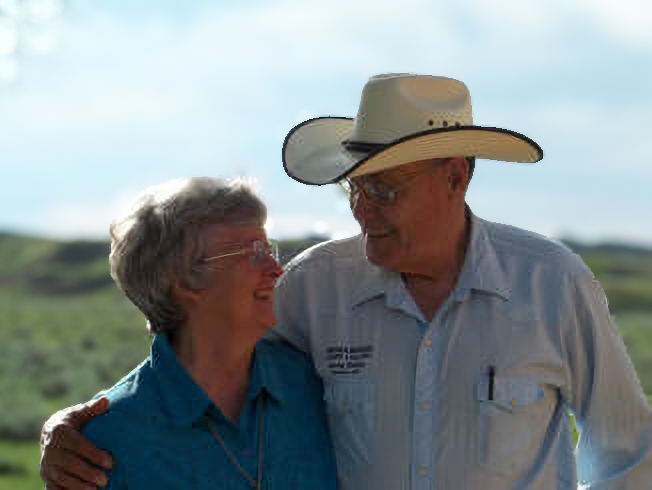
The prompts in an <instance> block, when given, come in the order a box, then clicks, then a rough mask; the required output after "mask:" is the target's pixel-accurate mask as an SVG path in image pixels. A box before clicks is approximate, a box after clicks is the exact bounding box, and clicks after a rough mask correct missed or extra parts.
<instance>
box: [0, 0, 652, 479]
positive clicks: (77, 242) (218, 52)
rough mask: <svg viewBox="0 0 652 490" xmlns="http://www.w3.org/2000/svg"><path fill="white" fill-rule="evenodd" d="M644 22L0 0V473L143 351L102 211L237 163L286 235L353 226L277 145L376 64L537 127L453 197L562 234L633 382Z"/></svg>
mask: <svg viewBox="0 0 652 490" xmlns="http://www.w3.org/2000/svg"><path fill="white" fill-rule="evenodd" d="M651 23H652V3H650V2H649V1H648V0H532V1H530V2H522V1H520V0H493V1H492V2H486V1H483V0H468V1H466V0H462V1H458V2H445V1H440V0H402V1H401V2H400V4H399V2H398V1H393V2H387V1H382V0H373V1H372V0H358V1H355V2H353V1H351V0H346V1H344V0H328V1H326V0H315V1H310V0H301V1H299V0H266V1H261V0H239V1H237V2H236V1H227V0H224V1H218V2H216V1H214V0H213V1H208V0H194V1H193V2H183V1H181V0H157V1H153V0H139V1H137V2H135V1H128V0H112V1H103V2H102V1H90V0H22V1H21V0H0V489H4V488H7V489H9V488H11V489H16V488H18V489H28V488H29V489H31V488H42V484H41V483H40V480H39V479H38V476H37V469H36V467H37V462H38V448H37V444H36V442H35V441H36V440H37V436H38V432H39V430H40V426H41V424H42V423H43V421H44V420H45V419H46V418H47V416H48V415H49V414H51V413H52V412H54V411H55V410H57V409H59V408H61V407H64V406H67V405H70V404H73V403H77V402H80V401H83V400H86V399H87V398H88V397H90V396H92V395H93V394H94V393H96V392H97V391H98V390H99V389H101V388H103V387H108V386H110V385H112V384H113V383H114V382H115V381H116V380H117V379H119V378H120V377H121V376H122V375H123V374H125V373H127V372H128V371H129V370H131V369H132V368H133V367H134V366H135V365H136V364H137V363H138V362H139V361H140V360H142V359H143V358H144V357H145V356H146V355H147V352H148V344H149V339H148V337H147V334H146V331H145V328H144V322H143V320H142V319H141V317H140V315H139V314H138V312H137V311H136V310H135V308H133V307H132V306H131V305H130V303H128V302H127V301H126V300H125V299H124V298H123V297H122V296H121V294H120V293H119V292H118V290H117V288H115V286H114V285H113V284H112V282H111V279H110V277H109V275H108V260H107V257H108V244H107V242H106V240H107V236H108V232H107V230H108V225H109V223H110V221H111V220H112V218H113V217H115V216H116V215H117V214H118V213H119V212H120V211H121V210H123V209H125V207H126V206H127V205H128V204H129V203H130V202H131V200H132V199H133V198H134V197H135V195H136V194H137V193H138V192H139V191H140V190H142V189H143V188H145V187H147V186H150V185H154V184H158V183H161V182H163V181H165V180H168V179H171V178H175V177H181V176H199V175H210V176H226V177H230V176H235V175H247V176H251V177H255V178H256V180H257V182H258V185H259V188H260V192H261V194H262V195H263V197H264V199H265V201H266V202H267V204H268V206H269V211H270V219H269V222H268V232H269V234H270V236H271V237H273V238H276V239H279V240H281V241H282V244H283V247H284V251H285V253H286V255H288V256H289V255H291V254H292V253H293V252H294V251H296V250H298V249H300V248H302V247H303V246H305V245H307V244H309V243H314V242H315V241H318V240H322V239H325V238H331V237H334V238H338V237H343V236H349V235H352V234H355V233H357V230H358V228H357V225H356V223H355V221H354V220H353V219H352V218H351V216H350V212H349V208H348V203H347V201H346V199H345V197H344V195H343V194H342V193H341V192H340V191H339V190H338V189H337V188H334V186H324V187H308V186H304V185H302V184H299V183H296V182H294V181H293V180H291V179H290V178H288V177H287V175H286V174H285V172H284V171H283V167H282V164H281V148H282V144H283V140H284V138H285V135H286V134H287V132H288V131H289V130H290V129H291V128H292V127H293V126H295V125H296V124H299V123H300V122H302V121H304V120H305V119H308V118H311V117H317V116H325V115H335V116H350V117H353V116H355V114H356V111H357V105H358V102H359V97H360V91H361V89H362V86H363V85H364V83H365V82H366V81H367V79H368V78H369V77H370V76H372V75H375V74H378V73H386V72H412V73H425V74H435V75H445V76H449V77H453V78H457V79H460V80H462V81H464V82H465V83H466V84H467V85H468V87H469V89H470V91H471V95H472V98H473V110H474V120H475V123H476V124H478V125H483V126H496V127H503V128H507V129H511V130H514V131H517V132H520V133H523V134H525V135H526V136H529V137H531V138H532V139H534V140H535V141H537V142H538V143H539V144H540V145H541V146H542V148H543V150H544V155H545V157H544V160H543V161H542V162H540V163H538V164H536V165H518V164H509V163H501V162H492V161H479V162H478V164H477V167H476V172H475V175H474V178H473V181H472V183H471V186H470V189H469V194H468V202H469V204H470V206H471V208H472V209H473V211H474V212H475V213H476V214H478V215H479V216H481V217H483V218H486V219H489V220H493V221H498V222H502V223H509V224H512V225H516V226H520V227H523V228H526V229H530V230H533V231H536V232H539V233H543V234H546V235H549V236H552V237H554V238H557V239H560V240H564V241H565V242H566V243H567V244H569V245H570V246H571V248H573V249H574V250H575V251H577V252H578V253H580V254H581V255H582V257H583V258H584V259H585V261H586V262H587V263H588V264H589V265H590V266H591V268H592V269H593V271H594V272H595V274H596V276H597V277H598V279H599V280H600V282H601V283H602V285H603V286H604V287H605V289H606V291H607V296H608V298H609V301H610V306H611V310H612V313H613V314H614V316H615V318H616V323H617V325H618V327H619V329H620V330H621V332H622V334H623V336H624V338H625V341H626V343H627V346H628V351H629V353H630V355H631V357H632V358H633V360H634V363H635V364H636V368H637V370H638V372H639V377H640V378H641V381H642V384H643V387H644V389H645V391H646V392H647V394H648V395H652V220H651V219H650V212H651V211H652V192H650V186H651V185H652V157H651V156H650V151H649V146H650V134H651V133H652V118H650V114H651V113H652V89H651V88H650V87H651V86H652V29H650V25H651Z"/></svg>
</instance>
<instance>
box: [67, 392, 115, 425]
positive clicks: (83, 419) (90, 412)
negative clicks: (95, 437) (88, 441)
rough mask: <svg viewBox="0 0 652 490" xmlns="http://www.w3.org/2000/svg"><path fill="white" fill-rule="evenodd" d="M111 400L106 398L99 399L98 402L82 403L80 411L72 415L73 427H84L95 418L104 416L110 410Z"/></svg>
mask: <svg viewBox="0 0 652 490" xmlns="http://www.w3.org/2000/svg"><path fill="white" fill-rule="evenodd" d="M109 405H110V402H109V399H108V398H106V397H102V398H98V399H97V400H91V401H89V402H86V403H82V404H81V405H80V406H79V408H78V410H75V411H74V412H73V413H71V414H70V419H71V420H70V422H72V425H75V426H77V427H82V426H83V425H84V424H86V423H87V422H88V421H89V420H91V419H92V418H93V417H96V416H98V415H101V414H103V413H104V412H106V411H107V410H108V409H109Z"/></svg>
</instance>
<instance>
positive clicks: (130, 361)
mask: <svg viewBox="0 0 652 490" xmlns="http://www.w3.org/2000/svg"><path fill="white" fill-rule="evenodd" d="M317 241H319V239H318V238H315V239H311V240H308V241H294V242H284V243H281V254H282V257H283V259H284V260H287V259H288V258H289V257H291V256H293V255H294V254H296V253H297V252H298V251H300V250H302V249H304V248H305V247H306V246H308V245H311V244H313V243H316V242H317ZM568 245H569V246H570V247H571V248H573V249H574V250H576V251H577V252H578V253H580V254H581V255H582V257H583V258H584V260H585V261H586V262H587V264H588V265H589V266H590V267H591V268H592V270H593V271H594V272H595V274H596V276H597V277H598V279H599V280H600V282H601V283H602V285H603V286H604V287H605V290H606V292H607V296H608V298H609V302H610V307H611V310H612V313H613V314H614V316H615V318H616V322H617V325H618V327H619V328H620V330H621V332H622V334H623V337H624V339H625V342H626V344H627V346H628V350H629V353H630V355H631V357H632V359H633V361H634V364H635V365H636V368H637V370H638V373H639V377H640V379H641V382H642V384H643V388H644V389H645V391H646V393H648V395H652V251H651V250H642V249H635V248H627V247H615V246H611V247H609V246H606V247H585V246H581V245H578V244H575V243H568ZM108 253H109V245H108V244H107V243H105V242H93V241H76V242H60V241H54V240H43V239H36V238H29V237H23V236H16V235H10V234H0V338H1V339H2V342H0V400H2V410H0V489H3V488H20V489H28V488H42V484H41V483H40V480H39V479H38V476H37V470H36V465H37V464H38V456H37V455H38V449H37V448H36V445H35V442H34V441H36V440H37V437H38V434H39V431H40V427H41V425H42V423H43V421H44V420H45V419H46V418H47V417H48V416H49V415H50V414H51V413H53V412H54V411H56V410H58V409H59V408H62V407H65V406H68V405H72V404H75V403H78V402H80V401H84V400H87V399H88V398H89V397H91V396H92V395H93V394H95V393H96V392H97V391H99V390H100V389H102V388H105V387H108V386H111V385H112V384H114V383H115V382H116V381H117V380H118V379H119V378H121V377H122V376H123V375H124V374H126V373H127V372H129V371H130V370H131V369H132V368H133V367H135V366H136V365H137V364H138V363H139V362H140V361H141V360H142V359H143V358H144V357H146V355H147V353H148V347H149V342H150V339H149V336H148V334H147V331H146V328H145V322H144V320H143V318H142V316H141V315H140V313H139V312H138V310H137V309H136V308H135V307H134V306H133V305H132V304H131V303H130V302H129V301H127V300H126V298H125V297H124V296H123V295H122V293H121V292H120V291H119V290H118V289H117V288H116V287H115V285H114V284H113V281H112V280H111V278H110V276H109V265H108Z"/></svg>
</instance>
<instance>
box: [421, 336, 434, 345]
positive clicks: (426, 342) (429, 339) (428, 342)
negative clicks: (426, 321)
mask: <svg viewBox="0 0 652 490" xmlns="http://www.w3.org/2000/svg"><path fill="white" fill-rule="evenodd" d="M423 343H424V344H425V346H426V347H432V339H431V338H430V337H428V338H427V339H426V340H424V341H423Z"/></svg>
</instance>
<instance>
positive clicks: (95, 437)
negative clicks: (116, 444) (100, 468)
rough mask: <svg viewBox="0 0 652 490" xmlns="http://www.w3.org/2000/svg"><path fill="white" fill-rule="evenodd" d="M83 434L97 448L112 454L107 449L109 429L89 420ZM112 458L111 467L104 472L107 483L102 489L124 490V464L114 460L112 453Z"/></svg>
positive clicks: (125, 482)
mask: <svg viewBox="0 0 652 490" xmlns="http://www.w3.org/2000/svg"><path fill="white" fill-rule="evenodd" d="M83 434H84V436H85V437H87V438H88V439H89V440H90V441H91V442H93V443H94V444H96V445H98V447H100V448H102V449H103V450H105V451H108V452H111V453H112V451H110V450H109V449H108V447H110V446H111V444H110V442H111V439H112V435H111V428H110V427H106V426H105V424H100V423H97V421H96V420H91V421H90V422H89V423H88V424H86V426H85V427H84V429H83ZM112 456H113V467H112V468H111V469H110V470H107V471H106V476H107V479H108V483H107V485H106V487H104V488H106V489H108V490H126V488H127V475H126V468H125V464H124V462H121V461H120V458H116V455H115V454H113V453H112Z"/></svg>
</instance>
